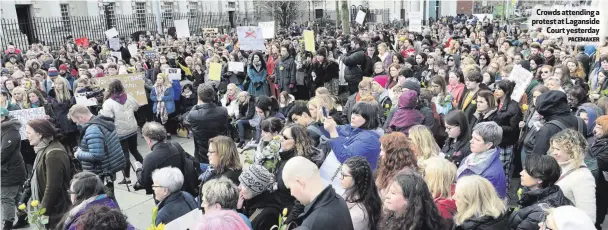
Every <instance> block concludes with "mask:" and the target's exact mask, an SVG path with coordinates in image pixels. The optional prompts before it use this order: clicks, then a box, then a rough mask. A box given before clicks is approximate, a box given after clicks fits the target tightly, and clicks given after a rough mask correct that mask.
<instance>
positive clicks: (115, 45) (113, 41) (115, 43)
mask: <svg viewBox="0 0 608 230" xmlns="http://www.w3.org/2000/svg"><path fill="white" fill-rule="evenodd" d="M108 42H109V43H110V49H112V50H120V38H110V40H108Z"/></svg>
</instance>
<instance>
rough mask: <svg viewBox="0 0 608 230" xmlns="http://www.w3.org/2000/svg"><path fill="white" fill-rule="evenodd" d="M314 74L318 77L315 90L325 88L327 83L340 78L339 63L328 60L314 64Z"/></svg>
mask: <svg viewBox="0 0 608 230" xmlns="http://www.w3.org/2000/svg"><path fill="white" fill-rule="evenodd" d="M313 72H314V73H315V75H317V77H316V78H315V79H314V80H313V81H314V88H315V89H316V88H319V87H323V85H324V84H325V83H326V82H329V81H331V80H332V79H334V78H337V77H338V72H339V68H338V63H336V62H334V61H329V60H326V61H324V62H323V63H314V64H313Z"/></svg>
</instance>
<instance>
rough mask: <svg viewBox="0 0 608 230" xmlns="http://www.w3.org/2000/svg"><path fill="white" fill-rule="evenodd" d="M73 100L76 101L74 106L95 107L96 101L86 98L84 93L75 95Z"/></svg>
mask: <svg viewBox="0 0 608 230" xmlns="http://www.w3.org/2000/svg"><path fill="white" fill-rule="evenodd" d="M74 99H76V104H79V105H84V106H93V105H97V99H95V98H87V94H86V93H75V94H74Z"/></svg>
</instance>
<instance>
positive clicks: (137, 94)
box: [96, 73, 148, 105]
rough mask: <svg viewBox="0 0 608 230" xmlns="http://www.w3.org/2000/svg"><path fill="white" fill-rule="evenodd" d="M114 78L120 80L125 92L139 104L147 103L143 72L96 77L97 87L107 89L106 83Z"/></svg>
mask: <svg viewBox="0 0 608 230" xmlns="http://www.w3.org/2000/svg"><path fill="white" fill-rule="evenodd" d="M114 79H118V80H120V82H121V83H122V86H123V87H124V88H125V92H126V93H127V94H129V95H131V96H132V97H133V98H135V100H136V101H137V104H139V105H145V104H148V98H147V97H146V90H145V89H144V74H143V73H135V74H123V75H117V76H105V77H99V78H96V80H97V84H98V85H99V87H101V88H104V89H106V90H107V89H108V85H110V82H112V81H113V80H114Z"/></svg>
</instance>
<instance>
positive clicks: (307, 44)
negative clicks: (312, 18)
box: [302, 30, 315, 52]
mask: <svg viewBox="0 0 608 230" xmlns="http://www.w3.org/2000/svg"><path fill="white" fill-rule="evenodd" d="M302 34H303V35H304V48H305V49H306V51H310V52H315V32H314V31H312V30H304V32H303V33H302Z"/></svg>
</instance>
